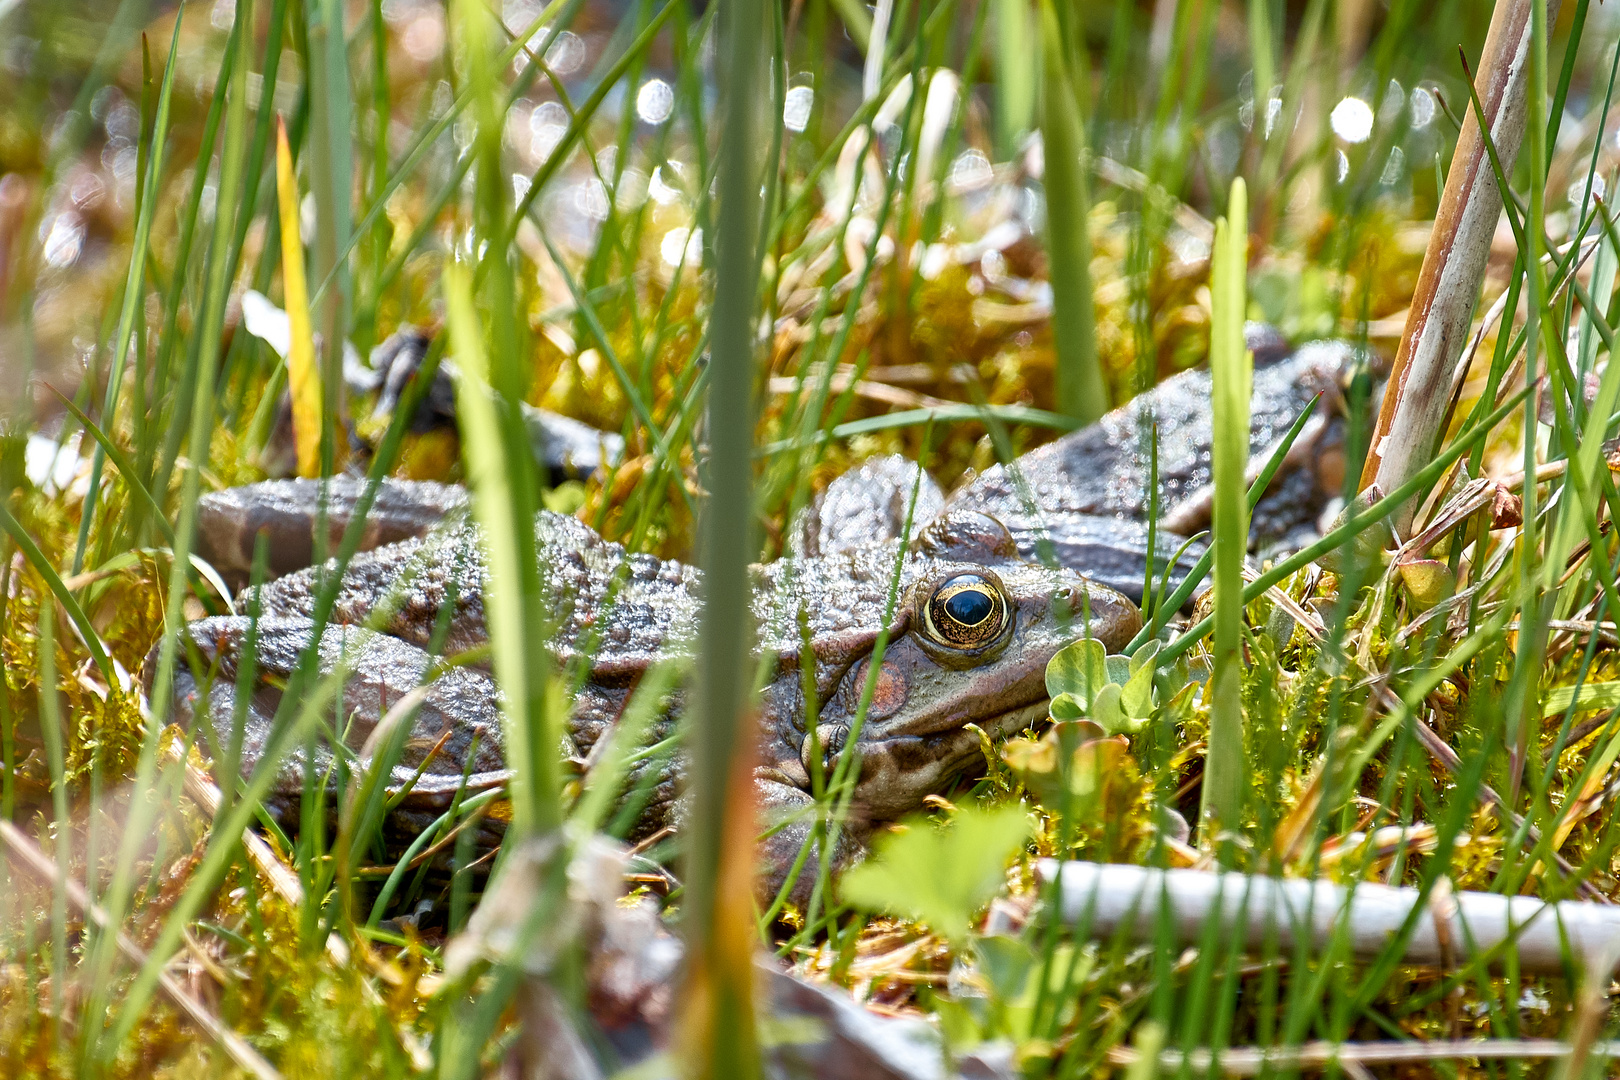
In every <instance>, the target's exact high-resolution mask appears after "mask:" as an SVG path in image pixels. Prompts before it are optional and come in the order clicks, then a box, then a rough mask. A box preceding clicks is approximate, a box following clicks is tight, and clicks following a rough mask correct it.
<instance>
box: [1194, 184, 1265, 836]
mask: <svg viewBox="0 0 1620 1080" xmlns="http://www.w3.org/2000/svg"><path fill="white" fill-rule="evenodd" d="M1248 247H1249V215H1248V195H1247V192H1246V190H1245V188H1244V184H1243V179H1242V177H1239V178H1238V179H1236V180H1234V181H1232V194H1231V197H1230V199H1229V200H1228V202H1227V217H1225V218H1222V219H1221V220H1220V221H1218V222H1216V224H1215V255H1214V259H1213V263H1212V265H1211V268H1210V293H1211V295H1212V300H1213V306H1214V310H1213V314H1212V315H1211V317H1210V332H1209V336H1210V343H1209V366H1210V375H1211V378H1212V382H1213V396H1214V410H1215V419H1214V425H1213V430H1214V433H1215V434H1214V445H1213V447H1212V451H1213V457H1214V469H1213V471H1214V484H1215V504H1214V509H1213V530H1212V531H1213V532H1214V545H1213V546H1214V550H1215V560H1214V568H1215V613H1214V616H1213V618H1214V625H1215V642H1214V648H1213V651H1214V674H1213V675H1211V677H1210V694H1211V698H1212V701H1211V708H1210V722H1209V750H1208V752H1207V756H1206V758H1205V764H1204V787H1203V808H1202V810H1201V812H1200V815H1199V817H1200V824H1199V835H1200V837H1201V842H1202V843H1203V845H1204V846H1205V848H1207V849H1209V850H1216V849H1217V845H1218V843H1219V840H1218V837H1219V835H1220V833H1221V832H1222V831H1223V830H1234V829H1236V828H1238V827H1239V825H1240V824H1241V820H1242V810H1243V658H1242V655H1241V652H1240V649H1241V637H1242V633H1243V560H1244V556H1245V555H1246V554H1247V552H1248V549H1249V508H1248V500H1247V498H1246V497H1245V490H1244V488H1245V485H1244V483H1243V473H1244V470H1245V469H1247V468H1248V464H1249V394H1250V386H1251V384H1252V382H1253V369H1254V359H1253V357H1251V356H1250V355H1249V352H1248V350H1247V349H1246V348H1245V347H1244V342H1243V319H1244V313H1245V311H1246V310H1247V306H1248V305H1247V303H1246V300H1245V294H1246V291H1247V290H1246V287H1245V286H1246V279H1247V276H1248ZM1206 830H1207V831H1206Z"/></svg>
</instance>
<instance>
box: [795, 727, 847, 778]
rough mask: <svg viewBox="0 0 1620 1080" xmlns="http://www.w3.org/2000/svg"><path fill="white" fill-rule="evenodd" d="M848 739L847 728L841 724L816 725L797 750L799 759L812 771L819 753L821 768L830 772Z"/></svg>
mask: <svg viewBox="0 0 1620 1080" xmlns="http://www.w3.org/2000/svg"><path fill="white" fill-rule="evenodd" d="M848 738H849V728H848V727H847V726H845V725H843V724H818V725H816V729H815V730H814V731H812V732H810V733H809V734H807V735H806V736H805V739H804V745H803V747H801V748H800V750H799V758H800V760H801V761H803V763H804V767H805V768H806V769H808V770H812V771H813V770H814V768H815V766H814V765H813V764H812V763H813V762H814V761H815V760H816V756H817V753H818V752H819V755H820V758H821V768H822V770H823V772H824V774H825V772H830V771H831V770H832V768H833V766H834V765H836V764H837V763H838V755H839V754H840V753H841V752H842V751H843V749H844V743H845V742H846V741H847V740H848Z"/></svg>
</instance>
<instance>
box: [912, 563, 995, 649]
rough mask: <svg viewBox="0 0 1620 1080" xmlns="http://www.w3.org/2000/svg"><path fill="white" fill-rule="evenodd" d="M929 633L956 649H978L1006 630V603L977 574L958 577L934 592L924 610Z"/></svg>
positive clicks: (942, 584)
mask: <svg viewBox="0 0 1620 1080" xmlns="http://www.w3.org/2000/svg"><path fill="white" fill-rule="evenodd" d="M923 612H924V617H925V619H926V620H927V623H928V633H929V634H930V636H932V637H933V638H934V639H935V640H936V641H938V642H940V643H941V644H944V645H949V646H951V647H953V648H957V649H977V648H980V647H982V646H985V645H988V644H990V643H991V642H993V641H995V640H996V639H997V638H998V637H1000V636H1001V632H1002V631H1003V630H1004V629H1006V626H1007V601H1006V598H1005V597H1003V596H1002V594H1001V590H1000V589H999V588H998V587H997V586H996V585H995V584H994V583H993V582H991V581H990V580H989V579H988V578H985V577H983V576H982V575H979V574H957V575H956V576H955V577H952V578H948V579H946V580H945V581H944V582H942V583H941V584H940V586H939V587H938V588H936V589H935V590H934V595H933V596H931V597H929V599H928V603H927V604H926V605H925V606H924V608H923Z"/></svg>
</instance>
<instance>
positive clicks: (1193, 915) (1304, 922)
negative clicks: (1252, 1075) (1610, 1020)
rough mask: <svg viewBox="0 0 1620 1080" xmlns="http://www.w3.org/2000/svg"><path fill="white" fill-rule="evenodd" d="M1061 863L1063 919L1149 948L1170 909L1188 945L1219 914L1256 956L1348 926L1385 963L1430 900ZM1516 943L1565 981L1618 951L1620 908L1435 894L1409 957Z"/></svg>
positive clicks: (1447, 955) (1324, 939)
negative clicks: (1574, 969)
mask: <svg viewBox="0 0 1620 1080" xmlns="http://www.w3.org/2000/svg"><path fill="white" fill-rule="evenodd" d="M1060 867H1061V873H1062V876H1063V881H1062V886H1063V888H1062V896H1063V917H1064V918H1065V919H1067V920H1069V921H1070V922H1076V921H1079V920H1080V919H1082V918H1085V919H1087V920H1088V926H1089V927H1090V930H1089V932H1090V933H1091V935H1092V936H1094V937H1109V936H1111V935H1113V934H1114V933H1116V932H1118V931H1120V930H1124V932H1125V933H1126V934H1127V935H1128V936H1130V937H1132V938H1134V939H1136V940H1138V941H1143V942H1151V941H1154V940H1156V935H1157V934H1158V928H1159V914H1160V910H1161V906H1163V907H1164V908H1166V909H1167V912H1168V915H1169V922H1170V926H1171V929H1172V932H1173V933H1174V935H1175V939H1176V941H1177V943H1179V944H1181V945H1196V944H1198V942H1200V941H1201V940H1203V936H1204V933H1205V927H1206V925H1207V924H1208V922H1209V920H1210V919H1217V920H1219V921H1220V928H1219V929H1220V940H1221V941H1228V940H1231V939H1232V938H1233V937H1234V936H1238V937H1241V939H1242V940H1243V942H1244V943H1245V945H1246V946H1247V947H1248V948H1250V949H1253V950H1260V949H1263V948H1265V947H1266V943H1267V942H1268V941H1274V942H1275V943H1276V948H1277V949H1278V950H1279V951H1281V952H1282V953H1283V954H1285V955H1286V954H1287V953H1289V952H1290V951H1291V950H1293V949H1294V948H1295V947H1296V946H1297V945H1298V944H1300V943H1301V942H1306V943H1309V944H1310V945H1312V946H1313V947H1314V948H1316V949H1318V950H1321V949H1324V948H1326V947H1327V945H1328V943H1329V942H1330V941H1332V940H1333V938H1334V935H1335V934H1337V933H1339V932H1341V931H1342V932H1344V934H1345V937H1346V939H1347V940H1348V942H1349V945H1350V950H1351V952H1352V953H1353V954H1354V955H1355V956H1356V957H1358V958H1361V959H1372V958H1374V957H1377V956H1379V955H1380V954H1381V953H1382V952H1383V951H1384V949H1386V948H1388V947H1389V942H1390V939H1391V938H1392V937H1393V936H1394V935H1395V933H1396V932H1397V931H1399V930H1400V928H1401V927H1402V926H1403V925H1404V924H1405V923H1406V920H1407V917H1408V916H1409V915H1410V914H1411V913H1412V909H1413V907H1414V906H1415V905H1416V904H1418V902H1419V899H1418V898H1419V895H1420V893H1419V890H1417V889H1409V888H1395V887H1393V886H1389V885H1376V884H1369V883H1362V884H1358V885H1357V886H1356V887H1355V889H1354V890H1351V889H1348V888H1345V887H1343V886H1339V885H1335V884H1333V883H1332V882H1328V881H1322V880H1317V881H1308V880H1305V879H1302V878H1282V879H1278V878H1270V877H1260V876H1255V875H1249V874H1236V873H1229V874H1217V873H1212V872H1210V871H1207V870H1150V869H1148V868H1146V867H1141V866H1105V865H1101V864H1098V863H1086V862H1069V863H1061V864H1060V863H1059V862H1058V861H1057V860H1056V859H1042V860H1041V861H1040V863H1039V873H1040V875H1041V877H1042V878H1043V879H1044V880H1047V881H1050V880H1052V879H1053V878H1055V877H1056V876H1057V875H1058V874H1059V872H1060ZM1509 939H1512V940H1513V941H1514V942H1515V943H1516V951H1517V954H1518V959H1519V968H1520V970H1522V971H1526V972H1534V973H1537V974H1545V975H1558V974H1562V973H1563V972H1564V971H1565V967H1564V958H1565V956H1566V955H1567V956H1569V957H1570V958H1571V959H1572V960H1574V962H1575V963H1576V964H1583V963H1590V962H1591V961H1592V958H1593V957H1599V956H1607V957H1611V958H1612V957H1614V956H1615V953H1614V951H1613V946H1614V944H1615V943H1616V942H1620V907H1617V906H1613V905H1606V904H1592V903H1585V902H1582V901H1576V900H1566V901H1564V902H1563V903H1560V904H1550V903H1548V902H1547V901H1545V900H1539V899H1537V898H1536V897H1533V896H1501V895H1499V894H1497V893H1480V892H1458V893H1450V894H1448V895H1445V896H1444V897H1439V896H1438V894H1435V895H1431V896H1430V897H1429V898H1428V900H1427V901H1426V902H1425V905H1424V909H1423V912H1422V914H1421V915H1419V917H1418V920H1417V925H1416V926H1415V928H1414V929H1413V931H1412V935H1411V937H1410V938H1409V939H1408V940H1407V943H1406V950H1405V953H1404V954H1403V956H1404V960H1405V962H1406V963H1409V964H1431V965H1440V966H1454V965H1457V964H1460V963H1463V962H1465V961H1467V960H1469V959H1471V958H1473V957H1475V956H1479V955H1482V954H1484V953H1488V952H1489V951H1490V950H1492V949H1494V948H1496V947H1497V946H1499V945H1501V944H1502V943H1504V942H1506V941H1508V940H1509Z"/></svg>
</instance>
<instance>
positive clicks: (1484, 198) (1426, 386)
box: [1361, 0, 1559, 534]
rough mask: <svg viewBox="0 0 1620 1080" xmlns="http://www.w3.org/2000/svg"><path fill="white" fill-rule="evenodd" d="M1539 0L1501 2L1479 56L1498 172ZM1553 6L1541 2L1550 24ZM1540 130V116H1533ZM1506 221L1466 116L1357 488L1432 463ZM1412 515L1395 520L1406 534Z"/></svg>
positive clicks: (1515, 139)
mask: <svg viewBox="0 0 1620 1080" xmlns="http://www.w3.org/2000/svg"><path fill="white" fill-rule="evenodd" d="M1539 2H1541V0H1501V2H1500V3H1498V4H1497V5H1496V10H1495V12H1494V13H1493V14H1492V16H1491V28H1490V33H1489V34H1488V35H1487V36H1486V39H1485V49H1484V52H1483V53H1482V54H1481V56H1480V62H1479V82H1478V91H1479V98H1480V102H1481V103H1482V104H1483V105H1484V113H1485V115H1486V117H1488V118H1489V120H1490V124H1491V132H1490V136H1491V141H1492V142H1493V143H1494V144H1495V146H1496V150H1497V153H1498V155H1499V156H1500V157H1501V160H1502V163H1503V167H1504V168H1508V169H1511V168H1512V164H1513V162H1514V160H1515V159H1516V158H1517V157H1518V154H1519V144H1520V142H1521V141H1522V140H1523V138H1524V131H1525V120H1526V113H1527V107H1528V106H1527V95H1528V90H1529V58H1530V15H1531V8H1532V5H1533V4H1534V3H1539ZM1558 6H1559V0H1547V15H1548V20H1549V22H1551V21H1552V20H1553V19H1554V18H1556V16H1557V14H1558ZM1537 122H1538V123H1539V122H1540V118H1539V117H1538V118H1537ZM1501 213H1502V196H1501V193H1500V192H1499V191H1498V190H1497V186H1496V176H1495V174H1494V173H1493V172H1492V170H1491V163H1490V157H1489V154H1488V152H1487V147H1486V143H1485V140H1484V138H1483V137H1482V136H1481V132H1480V129H1479V124H1478V123H1477V122H1476V120H1475V117H1474V114H1473V112H1472V111H1469V112H1468V114H1467V115H1466V116H1465V118H1464V120H1463V125H1462V133H1461V135H1460V136H1459V137H1458V140H1457V149H1456V153H1455V155H1454V156H1453V157H1452V161H1451V169H1450V171H1449V172H1448V173H1447V175H1446V187H1445V192H1444V194H1443V195H1442V196H1441V199H1440V207H1439V210H1438V211H1437V212H1436V214H1435V222H1434V231H1433V232H1432V233H1431V234H1430V236H1429V247H1428V250H1427V251H1426V252H1425V253H1424V257H1423V269H1422V270H1421V271H1420V272H1419V274H1418V282H1417V291H1416V294H1415V295H1414V296H1413V298H1412V306H1411V308H1410V314H1409V315H1408V317H1407V321H1406V333H1405V334H1404V335H1403V336H1402V338H1401V344H1400V349H1399V351H1398V352H1397V353H1396V354H1395V366H1394V369H1393V370H1392V371H1391V373H1390V380H1389V389H1388V391H1386V392H1385V394H1384V404H1383V408H1382V409H1381V410H1380V411H1379V414H1378V425H1377V427H1376V428H1375V430H1374V432H1373V438H1372V443H1371V448H1370V450H1369V451H1368V454H1367V463H1366V467H1365V468H1364V469H1363V471H1362V474H1361V486H1362V487H1363V488H1365V487H1367V486H1368V485H1370V484H1374V483H1376V484H1377V485H1378V486H1379V487H1380V488H1382V489H1383V490H1385V491H1393V490H1395V489H1396V488H1397V487H1399V486H1400V485H1401V484H1402V483H1404V482H1405V481H1406V480H1408V479H1410V478H1411V477H1412V476H1414V475H1415V474H1416V473H1417V472H1418V471H1419V470H1420V469H1421V468H1422V467H1423V466H1424V465H1425V464H1426V463H1427V462H1428V461H1429V460H1430V451H1431V450H1432V449H1433V447H1434V444H1435V438H1436V436H1437V435H1438V434H1439V432H1440V428H1441V425H1442V424H1443V423H1444V420H1445V413H1446V406H1447V404H1448V402H1449V398H1450V391H1451V385H1452V370H1453V368H1454V367H1455V365H1456V363H1457V360H1458V357H1459V356H1460V355H1461V353H1462V350H1463V346H1464V345H1465V344H1467V341H1468V336H1469V334H1468V331H1469V324H1470V320H1471V319H1472V317H1473V312H1474V302H1475V300H1476V298H1477V297H1478V296H1479V289H1480V283H1481V282H1482V281H1483V279H1484V276H1485V265H1486V262H1487V261H1488V259H1489V258H1490V252H1491V237H1492V235H1494V233H1495V232H1496V223H1497V219H1498V217H1499V216H1500V215H1501ZM1412 513H1413V507H1412V506H1410V505H1409V506H1407V507H1405V508H1403V509H1402V510H1399V511H1397V512H1396V516H1395V518H1394V521H1393V522H1392V523H1393V524H1394V526H1395V528H1396V531H1397V532H1399V533H1402V534H1404V533H1405V532H1407V530H1408V529H1409V527H1410V525H1411V522H1412Z"/></svg>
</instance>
